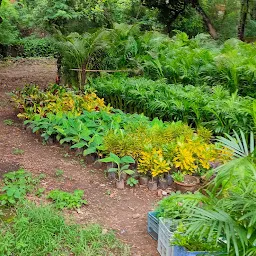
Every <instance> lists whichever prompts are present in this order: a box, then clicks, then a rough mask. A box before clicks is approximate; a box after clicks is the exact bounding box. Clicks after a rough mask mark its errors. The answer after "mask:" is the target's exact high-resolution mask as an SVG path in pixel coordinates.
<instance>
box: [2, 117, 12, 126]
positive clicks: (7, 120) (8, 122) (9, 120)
mask: <svg viewBox="0 0 256 256" xmlns="http://www.w3.org/2000/svg"><path fill="white" fill-rule="evenodd" d="M4 124H5V125H6V126H12V125H13V121H12V120H11V119H5V120H4Z"/></svg>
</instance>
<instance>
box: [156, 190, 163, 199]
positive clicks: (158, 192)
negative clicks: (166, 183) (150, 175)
mask: <svg viewBox="0 0 256 256" xmlns="http://www.w3.org/2000/svg"><path fill="white" fill-rule="evenodd" d="M162 193H163V190H162V189H158V190H157V195H158V196H160V197H162V195H163V194H162Z"/></svg>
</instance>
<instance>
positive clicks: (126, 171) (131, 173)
mask: <svg viewBox="0 0 256 256" xmlns="http://www.w3.org/2000/svg"><path fill="white" fill-rule="evenodd" d="M124 172H125V173H127V174H129V175H133V174H134V171H133V170H125V171H124Z"/></svg>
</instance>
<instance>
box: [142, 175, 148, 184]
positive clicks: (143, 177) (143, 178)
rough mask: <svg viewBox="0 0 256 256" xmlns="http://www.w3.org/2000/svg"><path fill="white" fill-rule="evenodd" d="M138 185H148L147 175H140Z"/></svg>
mask: <svg viewBox="0 0 256 256" xmlns="http://www.w3.org/2000/svg"><path fill="white" fill-rule="evenodd" d="M140 185H148V177H147V176H140Z"/></svg>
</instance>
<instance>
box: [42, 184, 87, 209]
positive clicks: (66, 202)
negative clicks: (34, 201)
mask: <svg viewBox="0 0 256 256" xmlns="http://www.w3.org/2000/svg"><path fill="white" fill-rule="evenodd" d="M83 196H84V191H83V190H79V189H77V190H74V192H73V193H69V192H65V191H61V190H59V189H56V190H52V191H50V192H49V194H48V196H47V198H49V199H52V200H53V201H54V204H55V206H56V208H58V209H64V208H67V209H76V208H80V207H81V206H82V205H84V204H87V201H86V200H84V199H83Z"/></svg>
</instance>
